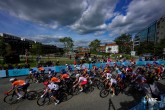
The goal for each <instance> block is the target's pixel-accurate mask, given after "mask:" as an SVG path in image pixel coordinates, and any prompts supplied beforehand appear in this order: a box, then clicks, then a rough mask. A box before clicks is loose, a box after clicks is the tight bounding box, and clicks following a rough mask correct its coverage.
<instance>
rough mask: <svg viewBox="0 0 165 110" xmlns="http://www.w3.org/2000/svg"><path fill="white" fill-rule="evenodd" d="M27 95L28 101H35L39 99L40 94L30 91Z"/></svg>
mask: <svg viewBox="0 0 165 110" xmlns="http://www.w3.org/2000/svg"><path fill="white" fill-rule="evenodd" d="M26 95H27V99H28V100H35V99H37V97H38V93H37V92H36V91H29V92H27V94H26Z"/></svg>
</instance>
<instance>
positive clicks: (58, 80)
mask: <svg viewBox="0 0 165 110" xmlns="http://www.w3.org/2000/svg"><path fill="white" fill-rule="evenodd" d="M51 81H52V82H60V79H58V78H56V77H52V78H51Z"/></svg>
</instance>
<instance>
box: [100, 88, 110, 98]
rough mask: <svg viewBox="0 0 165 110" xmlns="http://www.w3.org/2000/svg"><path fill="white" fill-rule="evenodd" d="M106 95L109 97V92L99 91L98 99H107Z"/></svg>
mask: <svg viewBox="0 0 165 110" xmlns="http://www.w3.org/2000/svg"><path fill="white" fill-rule="evenodd" d="M108 95H109V90H106V89H102V90H101V91H100V97H101V98H105V97H107V96H108Z"/></svg>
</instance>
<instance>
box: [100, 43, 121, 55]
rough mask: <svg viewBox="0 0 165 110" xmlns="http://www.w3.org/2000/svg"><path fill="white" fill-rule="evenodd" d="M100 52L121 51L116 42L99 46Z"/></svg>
mask: <svg viewBox="0 0 165 110" xmlns="http://www.w3.org/2000/svg"><path fill="white" fill-rule="evenodd" d="M99 52H104V53H118V52H119V46H118V45H117V44H116V43H111V44H105V45H101V46H100V47H99Z"/></svg>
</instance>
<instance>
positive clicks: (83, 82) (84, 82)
mask: <svg viewBox="0 0 165 110" xmlns="http://www.w3.org/2000/svg"><path fill="white" fill-rule="evenodd" d="M87 82H88V81H82V82H81V83H80V85H81V86H83V85H85V84H87Z"/></svg>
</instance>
